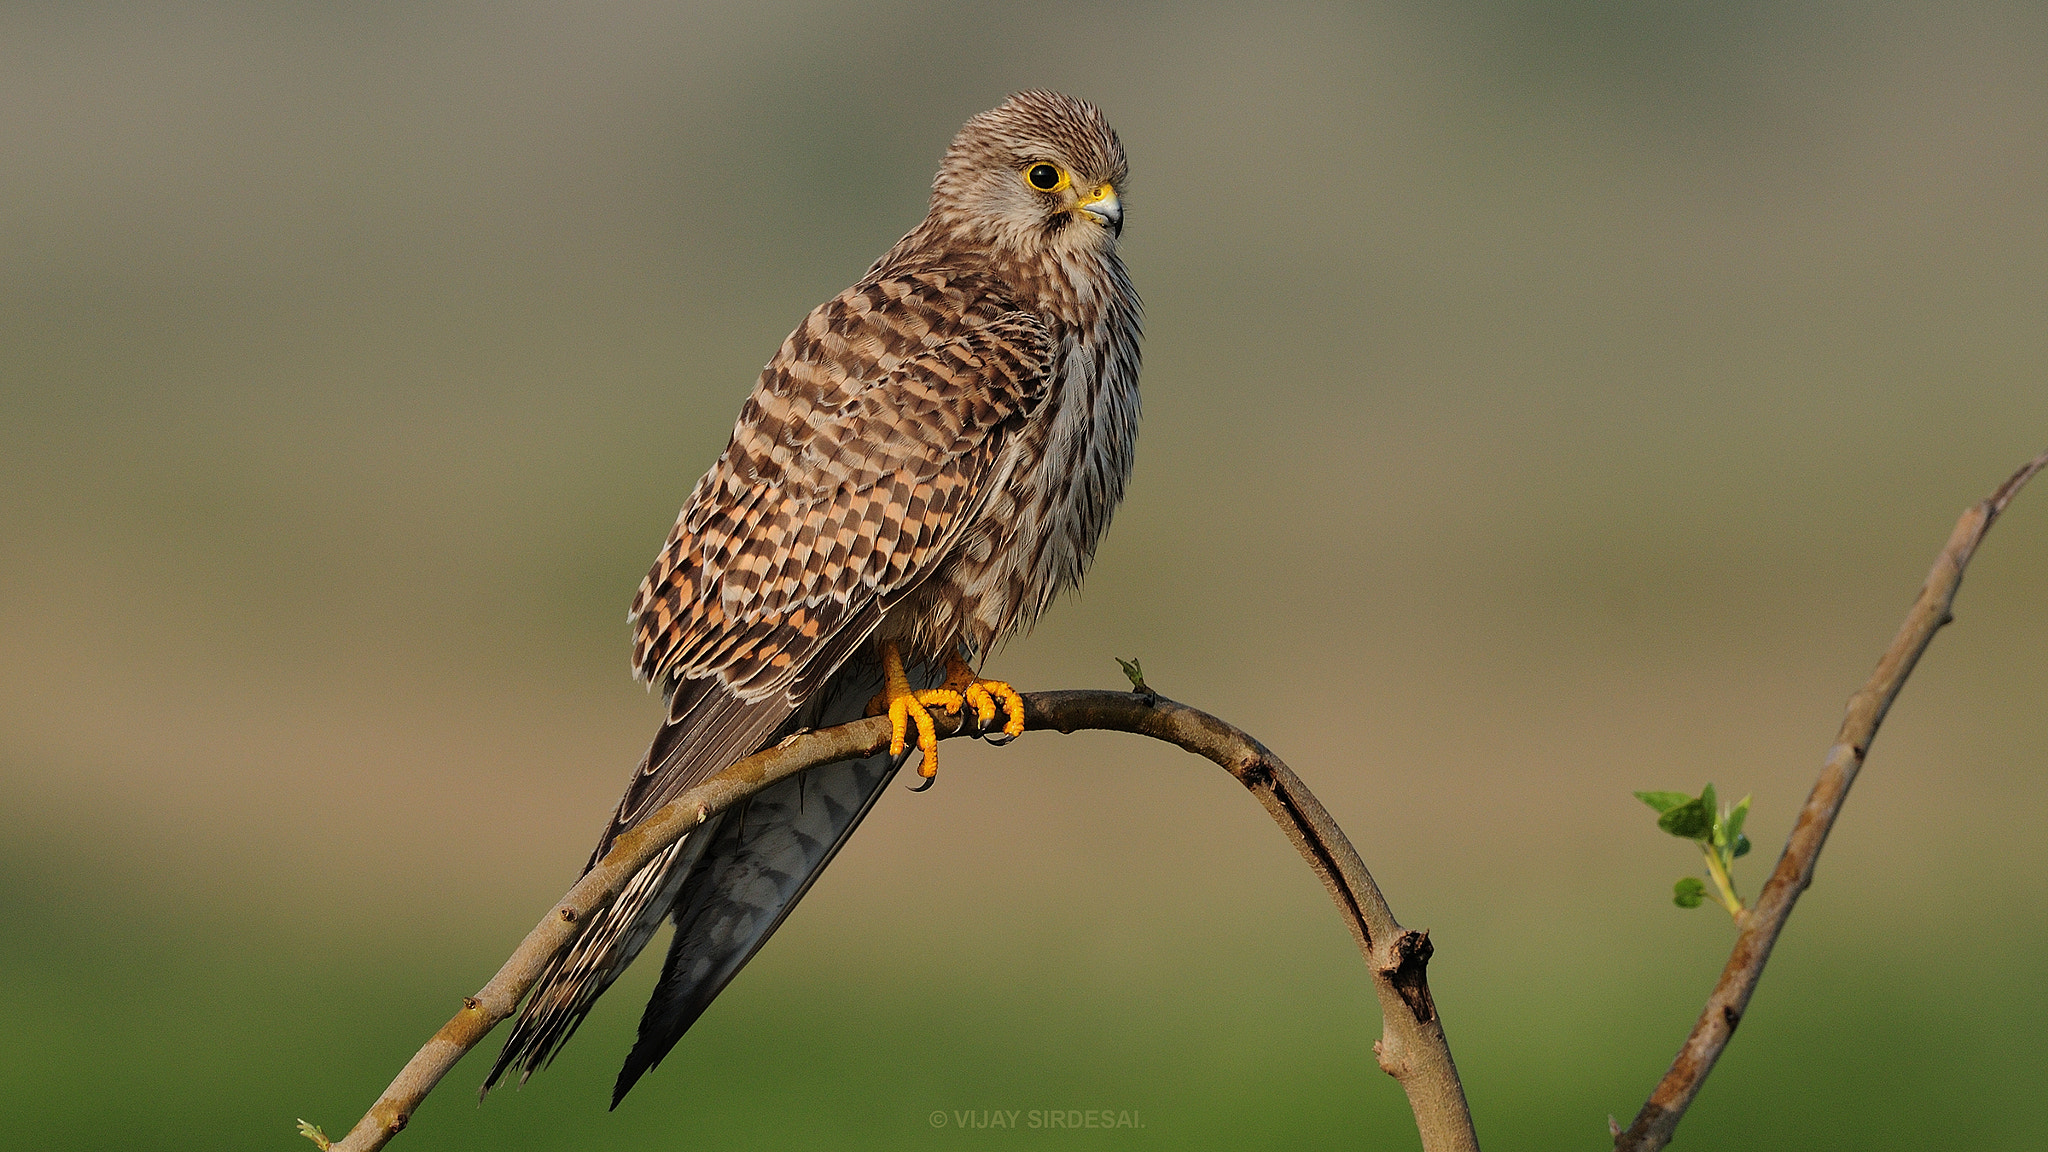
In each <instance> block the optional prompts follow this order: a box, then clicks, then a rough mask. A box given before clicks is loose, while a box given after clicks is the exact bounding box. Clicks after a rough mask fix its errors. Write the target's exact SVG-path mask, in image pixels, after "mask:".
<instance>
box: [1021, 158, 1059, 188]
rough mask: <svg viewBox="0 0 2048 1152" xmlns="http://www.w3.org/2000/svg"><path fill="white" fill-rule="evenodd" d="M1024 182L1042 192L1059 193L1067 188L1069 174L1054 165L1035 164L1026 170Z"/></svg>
mask: <svg viewBox="0 0 2048 1152" xmlns="http://www.w3.org/2000/svg"><path fill="white" fill-rule="evenodd" d="M1024 182H1025V183H1026V184H1029V185H1031V186H1032V187H1033V188H1036V189H1038V190H1039V191H1040V192H1057V191H1059V190H1060V189H1062V188H1065V187H1066V186H1067V174H1066V173H1065V172H1062V171H1060V170H1059V168H1058V167H1057V166H1056V165H1052V164H1033V165H1032V166H1031V167H1029V168H1027V169H1025V170H1024Z"/></svg>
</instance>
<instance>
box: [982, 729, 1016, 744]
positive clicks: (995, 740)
mask: <svg viewBox="0 0 2048 1152" xmlns="http://www.w3.org/2000/svg"><path fill="white" fill-rule="evenodd" d="M981 738H982V740H983V741H984V742H985V743H987V744H989V745H990V746H991V747H995V748H1001V747H1002V746H1003V745H1005V744H1008V743H1009V742H1010V741H1012V740H1015V739H1016V737H1015V736H1012V735H1010V734H1009V733H1008V732H1005V731H1003V730H1002V729H1001V728H997V729H995V730H994V731H992V732H984V733H982V734H981Z"/></svg>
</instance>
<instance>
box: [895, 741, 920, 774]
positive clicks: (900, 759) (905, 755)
mask: <svg viewBox="0 0 2048 1152" xmlns="http://www.w3.org/2000/svg"><path fill="white" fill-rule="evenodd" d="M915 751H917V745H915V744H912V743H910V742H909V741H907V740H906V741H904V743H903V752H902V754H901V755H898V756H892V757H890V759H889V771H891V772H900V771H902V769H903V766H904V765H905V764H908V763H910V754H911V753H912V752H915Z"/></svg>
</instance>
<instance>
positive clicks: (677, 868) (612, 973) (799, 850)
mask: <svg viewBox="0 0 2048 1152" xmlns="http://www.w3.org/2000/svg"><path fill="white" fill-rule="evenodd" d="M941 678H942V673H941V671H940V670H939V669H938V668H937V667H935V666H934V667H927V668H919V669H916V670H914V671H913V672H912V674H911V680H912V681H913V683H914V684H917V685H918V686H929V685H931V684H936V683H938V681H939V680H940V679H941ZM880 690H881V669H880V667H879V665H877V664H875V663H872V662H861V661H855V662H850V663H849V664H847V665H846V666H843V667H842V668H841V669H840V670H839V672H838V673H836V674H835V675H834V676H833V677H832V678H831V679H830V680H828V681H827V682H826V683H825V684H824V685H822V686H821V690H820V691H818V692H816V693H815V694H814V695H813V697H812V699H811V700H810V701H809V702H807V704H806V706H805V707H803V708H802V709H800V710H799V711H798V712H797V713H796V715H794V716H792V717H790V719H789V720H788V721H787V722H786V723H784V724H783V725H782V726H781V727H779V728H778V729H777V730H776V732H775V733H774V735H773V737H771V739H770V740H769V741H768V744H769V745H772V744H773V743H775V742H776V741H778V740H780V739H782V738H783V737H785V736H787V735H788V734H789V733H792V732H796V731H801V730H803V729H806V728H824V727H830V726H832V725H835V724H843V723H846V722H848V721H851V720H856V719H859V718H860V717H861V715H862V714H863V713H864V710H865V708H866V705H867V701H868V700H869V699H870V698H871V697H873V696H874V695H875V693H876V692H878V691H880ZM894 775H895V771H894V769H892V768H891V767H890V765H889V757H888V756H887V754H886V753H885V754H882V755H879V756H873V757H869V758H867V759H865V760H851V761H843V762H840V763H836V764H827V765H822V766H820V767H817V768H813V769H810V770H808V771H806V772H802V773H799V774H798V775H796V776H793V777H791V778H789V779H787V780H783V781H780V782H779V783H777V784H775V785H773V786H771V787H769V788H766V789H763V790H762V791H761V792H759V793H757V794H755V795H754V796H753V797H752V798H750V799H749V800H748V802H747V803H746V804H744V805H742V806H740V807H738V808H735V809H733V810H731V811H728V812H724V813H721V814H719V815H718V816H715V817H713V818H712V819H711V820H710V821H708V822H707V823H706V824H705V826H704V827H701V828H699V829H697V830H696V831H694V832H692V833H690V834H689V835H688V836H686V837H684V838H683V839H682V840H680V841H678V842H677V843H676V844H675V845H673V846H671V847H670V848H669V849H668V850H666V851H665V852H663V853H662V854H661V855H659V856H657V857H655V858H654V859H653V860H650V861H648V863H647V864H646V865H645V866H643V867H642V868H641V870H640V871H639V872H638V873H636V874H635V875H634V877H633V879H632V880H631V881H630V882H628V884H627V886H626V888H625V890H624V891H622V892H621V893H620V894H619V896H618V898H617V899H616V900H614V901H613V902H612V903H611V904H610V905H608V906H606V907H604V908H602V909H599V910H598V911H597V912H595V913H593V914H592V915H591V916H590V917H589V918H588V919H587V920H586V922H585V926H584V928H583V931H582V932H581V933H580V934H579V935H578V936H577V938H576V940H575V941H574V942H573V943H571V945H570V946H569V947H568V948H566V949H564V950H563V951H562V952H561V953H559V954H557V955H556V956H555V958H554V959H553V960H552V961H551V962H550V963H549V966H548V968H547V969H545V970H544V971H543V972H542V974H541V978H540V979H539V980H538V981H537V982H536V983H535V989H536V991H535V993H534V995H533V998H532V999H530V1000H529V1001H528V1002H527V1004H526V1005H525V1010H524V1011H523V1012H522V1013H521V1015H520V1017H519V1019H518V1021H517V1022H516V1023H515V1024H514V1026H513V1029H512V1032H511V1034H510V1035H509V1036H507V1037H506V1040H505V1047H504V1048H503V1049H502V1050H501V1051H500V1052H499V1054H498V1059H497V1062H496V1063H495V1064H494V1065H493V1066H492V1068H491V1071H490V1075H489V1076H487V1077H486V1078H485V1080H484V1084H483V1087H482V1088H481V1089H480V1090H479V1092H478V1096H479V1097H481V1096H482V1095H483V1094H484V1093H487V1092H489V1091H490V1089H491V1088H492V1087H493V1086H494V1085H496V1084H497V1082H498V1081H499V1079H500V1078H502V1077H503V1075H504V1074H505V1072H506V1071H508V1070H509V1069H510V1068H511V1067H512V1066H513V1065H515V1064H516V1065H518V1066H519V1067H520V1074H519V1080H520V1082H521V1083H525V1081H526V1079H527V1078H528V1077H529V1076H531V1075H532V1074H533V1073H534V1072H535V1071H537V1070H538V1069H540V1068H543V1067H546V1066H547V1064H548V1063H549V1062H551V1061H552V1060H553V1059H554V1056H555V1053H556V1052H558V1051H560V1050H561V1047H562V1045H564V1044H566V1043H568V1041H569V1038H570V1037H571V1036H573V1035H575V1033H576V1030H577V1028H578V1027H579V1026H581V1024H582V1022H583V1019H584V1017H585V1016H586V1015H587V1014H588V1013H589V1012H590V1009H591V1007H592V1006H593V1005H595V1003H596V1002H597V999H598V997H599V996H601V995H602V994H603V993H604V991H605V990H606V989H607V988H610V987H611V985H612V982H613V981H614V980H616V979H617V978H618V977H619V975H620V974H621V973H622V972H624V971H625V969H626V967H627V966H628V965H630V964H631V963H632V962H633V960H634V958H635V957H637V956H638V955H639V953H640V950H641V949H642V948H644V947H646V945H647V942H648V940H650V939H651V938H652V937H653V935H654V933H655V931H656V929H658V928H659V927H660V925H661V921H662V920H663V919H666V918H670V917H671V916H672V917H673V918H674V920H675V922H676V935H675V939H674V940H673V941H672V943H671V945H670V948H669V954H668V960H667V962H666V963H665V964H664V966H663V969H662V975H661V980H660V982H659V983H658V984H657V985H656V988H655V991H654V995H653V997H652V998H651V999H650V1000H649V1002H648V1005H647V1010H646V1012H645V1014H644V1015H643V1016H642V1018H641V1021H640V1032H639V1038H638V1040H637V1041H636V1043H635V1044H634V1046H633V1051H632V1053H631V1054H630V1055H629V1056H628V1057H627V1060H626V1065H625V1068H624V1069H623V1070H622V1071H621V1072H620V1074H619V1080H618V1084H617V1086H616V1088H615V1089H614V1091H613V1094H612V1106H613V1107H614V1108H616V1107H617V1106H618V1103H619V1101H620V1100H621V1099H623V1098H624V1097H625V1094H626V1092H627V1091H628V1090H629V1089H631V1088H632V1086H633V1085H634V1083H636V1082H637V1081H638V1080H639V1079H640V1077H641V1076H642V1075H643V1074H645V1073H646V1072H647V1071H648V1070H649V1069H651V1068H653V1067H654V1066H655V1065H657V1064H659V1063H660V1062H661V1059H662V1057H664V1056H666V1055H667V1054H668V1052H669V1050H670V1049H672V1048H673V1047H675V1044H676V1041H678V1040H680V1039H681V1038H682V1035H683V1033H684V1032H686V1031H687V1030H688V1029H689V1027H690V1025H691V1024H693V1023H695V1022H696V1020H697V1018H698V1017H699V1016H700V1015H702V1014H703V1012H704V1010H705V1009H706V1008H708V1007H709V1006H710V1004H711V1002H712V1000H713V999H715V998H716V997H717V996H718V994H719V992H721V991H722V990H723V989H724V988H725V986H726V985H727V984H728V983H730V982H731V980H732V979H733V977H734V976H736V975H737V974H738V973H739V970H740V969H741V968H742V967H744V966H745V965H746V963H747V961H749V960H751V959H752V958H753V956H754V954H755V953H756V952H758V951H759V950H760V948H761V946H762V945H763V944H765V943H767V940H768V937H769V936H770V935H772V934H773V933H774V932H775V929H776V928H777V927H779V926H780V925H781V923H782V921H783V919H784V918H785V917H787V916H788V915H789V912H790V910H791V909H792V908H794V907H795V906H796V903H797V901H799V900H801V899H802V898H803V895H804V893H805V892H807V891H809V890H810V886H811V884H812V882H813V881H815V880H816V879H817V876H818V874H819V872H821V871H822V870H823V869H824V867H825V865H826V864H828V863H830V862H831V860H832V857H833V856H834V855H835V854H836V853H837V852H838V851H839V848H840V846H841V845H842V844H844V843H845V842H846V838H847V837H848V836H849V835H850V834H851V833H852V832H853V829H854V828H855V827H856V826H858V825H859V823H860V821H861V818H862V817H864V816H866V815H867V813H868V810H869V809H870V808H872V807H873V806H874V803H875V801H876V800H877V799H879V798H880V796H881V794H882V792H883V790H884V788H885V787H886V785H887V784H888V782H889V780H890V779H891V778H892V777H893V776H894Z"/></svg>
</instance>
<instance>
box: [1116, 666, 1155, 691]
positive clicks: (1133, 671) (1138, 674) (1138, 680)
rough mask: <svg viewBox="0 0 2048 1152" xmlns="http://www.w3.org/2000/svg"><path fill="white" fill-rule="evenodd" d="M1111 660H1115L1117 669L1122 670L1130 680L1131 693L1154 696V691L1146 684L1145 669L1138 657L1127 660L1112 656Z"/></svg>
mask: <svg viewBox="0 0 2048 1152" xmlns="http://www.w3.org/2000/svg"><path fill="white" fill-rule="evenodd" d="M1110 659H1112V660H1115V661H1116V663H1117V667H1119V668H1122V669H1123V670H1124V675H1125V676H1126V677H1128V678H1129V679H1130V681H1131V691H1133V692H1141V693H1143V694H1145V695H1147V696H1150V695H1152V694H1153V693H1152V689H1151V688H1149V687H1147V686H1146V684H1145V669H1144V668H1142V667H1140V666H1139V664H1138V659H1137V657H1135V656H1134V657H1132V658H1131V659H1129V660H1126V659H1124V658H1123V657H1121V656H1112V657H1110Z"/></svg>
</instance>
